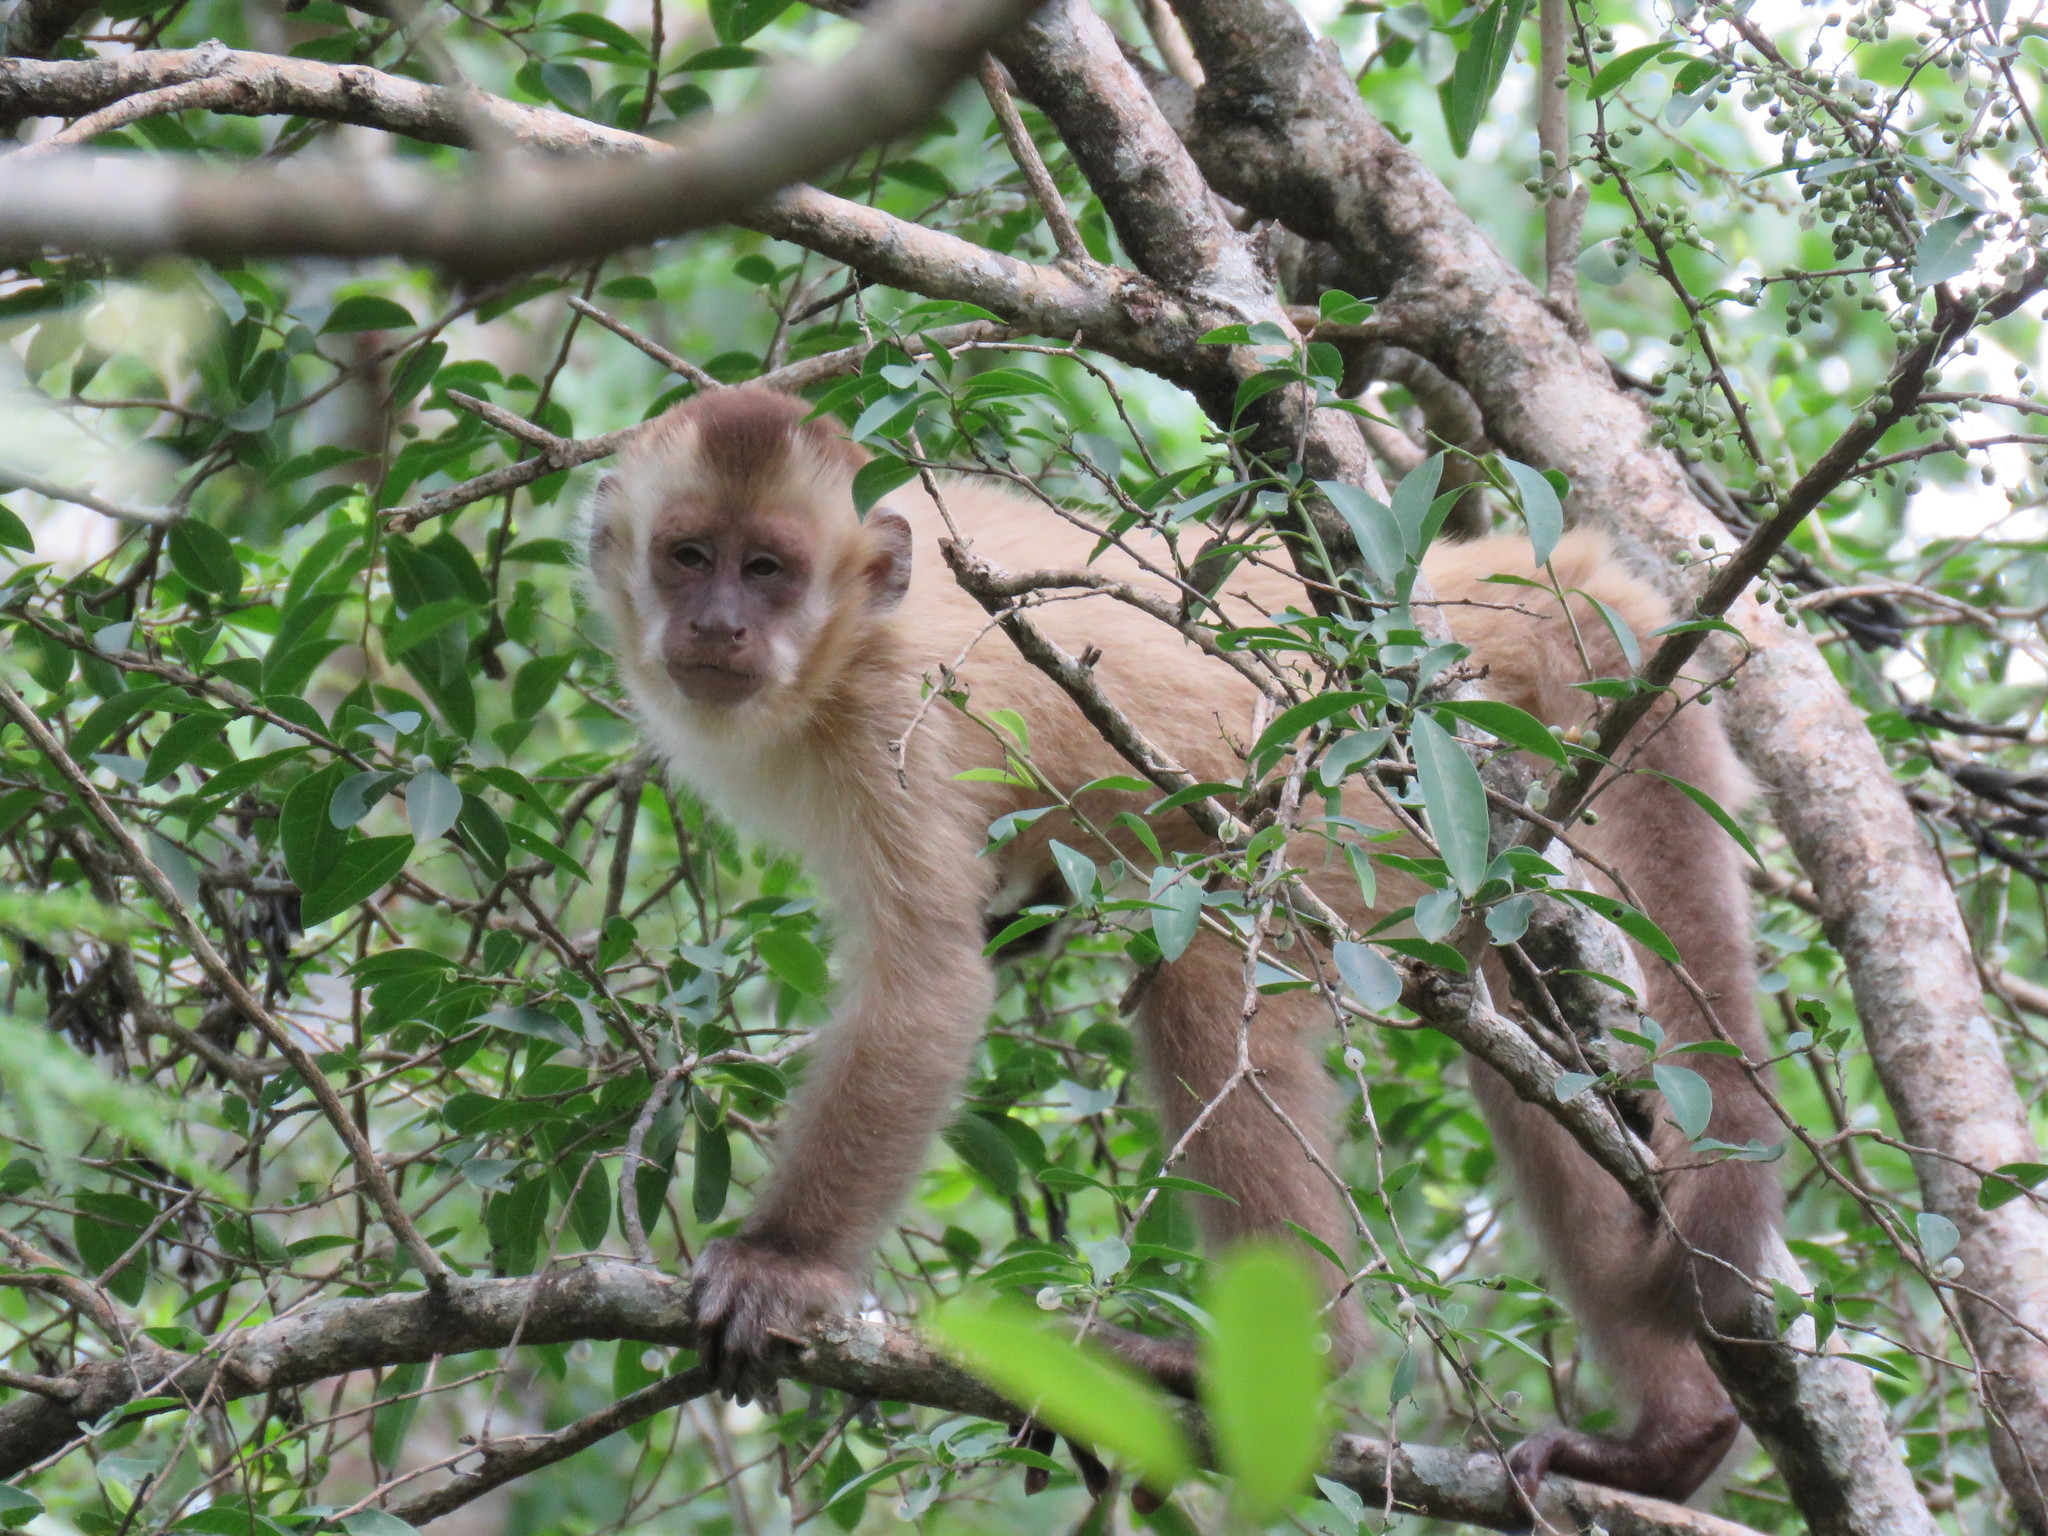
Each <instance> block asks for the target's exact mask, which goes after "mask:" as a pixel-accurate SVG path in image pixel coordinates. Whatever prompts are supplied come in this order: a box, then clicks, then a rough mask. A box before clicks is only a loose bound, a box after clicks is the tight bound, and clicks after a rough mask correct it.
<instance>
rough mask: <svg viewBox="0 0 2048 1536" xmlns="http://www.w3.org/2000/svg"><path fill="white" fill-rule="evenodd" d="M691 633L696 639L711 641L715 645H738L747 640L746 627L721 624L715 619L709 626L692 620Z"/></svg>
mask: <svg viewBox="0 0 2048 1536" xmlns="http://www.w3.org/2000/svg"><path fill="white" fill-rule="evenodd" d="M690 633H691V635H692V636H693V637H694V638H696V639H698V640H705V641H709V642H710V643H711V644H713V645H738V644H739V643H740V642H741V641H742V640H744V639H746V638H747V631H746V626H744V625H741V624H721V623H719V622H718V621H717V620H715V619H714V620H713V621H712V622H711V623H709V624H706V623H704V622H702V621H701V620H698V619H692V620H691V621H690Z"/></svg>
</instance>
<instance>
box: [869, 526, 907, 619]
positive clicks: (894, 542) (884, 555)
mask: <svg viewBox="0 0 2048 1536" xmlns="http://www.w3.org/2000/svg"><path fill="white" fill-rule="evenodd" d="M863 531H864V532H865V533H866V534H867V536H868V548H869V550H870V551H871V553H870V554H869V555H868V563H867V567H866V571H865V573H864V574H865V575H866V576H867V579H868V606H869V607H870V608H874V609H877V610H879V611H880V612H883V613H887V612H888V611H889V610H890V609H892V608H894V607H895V606H896V605H897V604H898V603H900V602H902V601H903V594H904V593H906V592H908V591H909V590H910V544H911V538H910V524H909V523H907V522H905V521H904V520H903V514H902V513H900V512H891V511H890V510H889V509H888V508H887V507H877V508H875V510H874V511H872V512H870V513H869V514H868V520H867V523H866V525H865V527H864V529H863Z"/></svg>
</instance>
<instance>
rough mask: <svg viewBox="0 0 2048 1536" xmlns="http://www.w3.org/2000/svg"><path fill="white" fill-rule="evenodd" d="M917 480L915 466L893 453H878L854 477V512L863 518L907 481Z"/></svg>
mask: <svg viewBox="0 0 2048 1536" xmlns="http://www.w3.org/2000/svg"><path fill="white" fill-rule="evenodd" d="M916 478H917V468H916V466H915V465H911V464H906V463H904V461H903V460H902V459H900V458H898V457H897V456H896V455H895V454H893V453H878V454H876V455H875V456H874V457H873V458H872V459H869V460H868V461H867V463H865V464H863V465H861V467H860V468H859V470H857V471H856V472H855V473H854V477H853V510H854V511H855V512H857V513H859V514H860V515H861V516H862V517H866V516H867V515H868V509H869V508H871V507H873V506H874V504H875V503H876V502H878V501H880V500H881V499H882V498H883V497H884V496H886V495H888V494H889V493H890V492H891V491H893V490H895V489H896V487H898V486H899V485H902V484H904V483H905V482H906V481H910V480H915V479H916Z"/></svg>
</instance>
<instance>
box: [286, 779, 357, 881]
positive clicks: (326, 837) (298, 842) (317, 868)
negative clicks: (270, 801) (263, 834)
mask: <svg viewBox="0 0 2048 1536" xmlns="http://www.w3.org/2000/svg"><path fill="white" fill-rule="evenodd" d="M348 771H349V770H348V764H346V763H344V762H341V761H339V760H337V761H335V762H332V763H329V764H328V765H327V766H326V767H325V768H322V769H320V770H319V771H318V772H316V773H310V774H308V775H307V776H306V777H305V778H303V779H301V780H299V782H298V783H296V784H294V785H293V786H292V787H291V792H290V793H289V794H287V795H286V796H285V797H284V805H283V807H282V808H281V809H280V810H279V811H278V828H277V840H278V844H279V846H280V847H281V848H282V849H283V850H284V868H285V873H286V874H288V875H290V876H291V877H292V881H293V883H294V884H296V885H297V886H298V888H299V889H300V890H301V891H302V892H303V891H309V890H311V889H312V888H313V887H314V886H315V885H316V884H318V883H319V882H320V881H321V880H322V879H324V878H325V877H326V876H327V874H328V872H329V871H330V870H332V869H333V868H334V861H335V860H336V859H338V858H339V857H340V856H341V850H342V849H343V848H344V847H346V846H347V844H348V833H347V832H346V831H345V830H343V829H342V828H340V827H337V826H335V824H334V819H333V818H332V817H331V816H329V815H328V813H327V808H328V805H329V804H330V803H331V802H332V800H333V798H334V791H335V790H336V788H338V787H339V786H340V784H341V781H342V779H343V778H344V777H346V776H347V775H348Z"/></svg>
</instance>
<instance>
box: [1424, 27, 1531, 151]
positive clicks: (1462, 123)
mask: <svg viewBox="0 0 2048 1536" xmlns="http://www.w3.org/2000/svg"><path fill="white" fill-rule="evenodd" d="M1528 9H1529V7H1528V0H1493V4H1491V5H1489V6H1488V7H1487V8H1486V9H1485V10H1484V11H1483V12H1481V13H1480V16H1479V19H1478V20H1477V21H1475V22H1473V23H1472V33H1471V37H1470V40H1469V41H1468V42H1467V43H1466V44H1465V46H1464V48H1463V50H1461V51H1460V52H1459V54H1458V62H1457V65H1456V67H1455V68H1453V69H1452V71H1451V78H1450V79H1448V80H1446V81H1445V82H1444V83H1443V84H1442V85H1441V86H1439V87H1438V88H1437V94H1438V96H1439V98H1440V100H1441V101H1442V103H1443V110H1444V126H1445V127H1446V128H1447V129H1449V130H1450V135H1451V150H1452V152H1453V153H1454V154H1456V155H1457V157H1458V158H1459V159H1460V160H1462V159H1464V158H1465V156H1466V154H1467V152H1468V151H1470V150H1471V148H1472V135H1473V134H1474V133H1476V132H1477V131H1478V129H1479V124H1480V121H1481V120H1482V119H1483V118H1484V117H1485V116H1486V108H1487V106H1488V104H1489V103H1490V102H1492V100H1493V93H1494V92H1495V91H1496V90H1498V89H1499V88H1500V81H1501V76H1502V75H1504V74H1505V73H1506V72H1507V67H1508V59H1509V58H1510V57H1511V56H1512V55H1513V53H1514V51H1515V34H1516V33H1517V32H1519V31H1520V30H1521V27H1522V17H1523V16H1524V15H1526V14H1527V12H1528Z"/></svg>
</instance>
